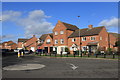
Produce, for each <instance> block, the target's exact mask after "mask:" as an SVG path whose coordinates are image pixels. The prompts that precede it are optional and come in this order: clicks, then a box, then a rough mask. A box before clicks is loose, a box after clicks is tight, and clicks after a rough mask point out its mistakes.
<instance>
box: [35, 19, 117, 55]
mask: <svg viewBox="0 0 120 80" xmlns="http://www.w3.org/2000/svg"><path fill="white" fill-rule="evenodd" d="M116 40H117V37H114V36H113V34H108V32H107V30H106V28H105V27H104V26H100V27H93V25H88V28H84V29H79V28H78V27H77V26H75V25H72V24H68V23H65V22H61V21H58V23H57V24H56V26H55V27H54V29H53V33H51V34H43V35H42V36H41V37H40V38H39V40H38V42H37V43H38V48H39V49H45V50H46V51H47V52H48V53H49V52H51V51H52V49H53V50H56V51H57V54H60V52H61V51H63V52H64V51H65V47H68V48H69V50H70V53H71V54H72V53H73V51H74V50H82V51H85V50H88V51H91V52H95V51H96V50H97V49H100V50H104V51H105V50H107V48H113V45H114V44H115V42H116Z"/></svg>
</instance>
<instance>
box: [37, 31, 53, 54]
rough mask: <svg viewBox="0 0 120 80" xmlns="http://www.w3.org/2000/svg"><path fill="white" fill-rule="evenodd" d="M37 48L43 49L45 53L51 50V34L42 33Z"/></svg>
mask: <svg viewBox="0 0 120 80" xmlns="http://www.w3.org/2000/svg"><path fill="white" fill-rule="evenodd" d="M38 49H45V51H46V52H47V53H50V52H52V51H53V34H52V33H50V34H43V35H42V36H41V37H40V38H39V42H38Z"/></svg>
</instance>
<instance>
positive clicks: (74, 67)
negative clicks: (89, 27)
mask: <svg viewBox="0 0 120 80" xmlns="http://www.w3.org/2000/svg"><path fill="white" fill-rule="evenodd" d="M70 65H71V66H72V67H71V68H72V69H73V70H75V69H77V68H78V66H75V65H74V64H70Z"/></svg>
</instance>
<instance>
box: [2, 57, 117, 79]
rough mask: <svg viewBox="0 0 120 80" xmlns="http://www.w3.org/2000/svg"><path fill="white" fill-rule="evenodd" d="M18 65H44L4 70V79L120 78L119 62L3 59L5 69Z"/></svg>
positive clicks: (34, 58) (31, 58) (32, 58)
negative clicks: (119, 72) (27, 68)
mask: <svg viewBox="0 0 120 80" xmlns="http://www.w3.org/2000/svg"><path fill="white" fill-rule="evenodd" d="M18 64H20V65H21V64H42V65H45V67H43V68H40V69H35V70H13V71H12V70H3V73H2V76H3V78H118V61H117V60H104V59H85V58H54V57H52V58H49V57H40V56H33V55H26V56H24V57H23V58H17V56H9V57H4V58H3V64H2V66H3V68H4V67H7V66H11V65H18Z"/></svg>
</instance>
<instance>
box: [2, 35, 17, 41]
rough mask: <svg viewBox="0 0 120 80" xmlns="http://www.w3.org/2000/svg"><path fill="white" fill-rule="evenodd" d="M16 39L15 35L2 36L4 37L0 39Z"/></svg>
mask: <svg viewBox="0 0 120 80" xmlns="http://www.w3.org/2000/svg"><path fill="white" fill-rule="evenodd" d="M14 37H15V35H2V36H1V37H0V39H2V40H6V39H12V38H14Z"/></svg>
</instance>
